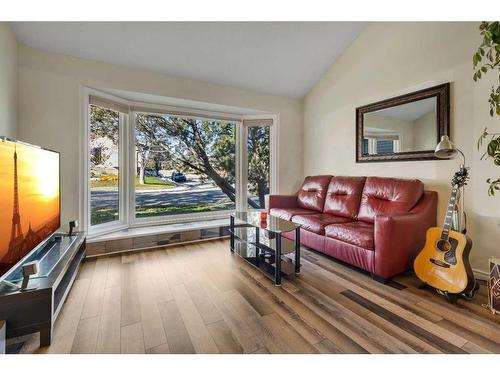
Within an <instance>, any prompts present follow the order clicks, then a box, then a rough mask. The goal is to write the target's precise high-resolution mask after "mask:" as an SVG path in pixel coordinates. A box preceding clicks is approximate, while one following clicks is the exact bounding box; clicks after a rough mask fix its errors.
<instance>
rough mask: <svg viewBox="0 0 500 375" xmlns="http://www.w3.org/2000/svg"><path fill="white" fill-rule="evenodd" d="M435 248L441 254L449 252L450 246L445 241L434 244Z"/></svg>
mask: <svg viewBox="0 0 500 375" xmlns="http://www.w3.org/2000/svg"><path fill="white" fill-rule="evenodd" d="M436 247H437V248H438V249H439V250H441V251H443V252H447V251H450V250H451V244H450V243H449V242H448V241H446V240H439V241H438V242H437V243H436Z"/></svg>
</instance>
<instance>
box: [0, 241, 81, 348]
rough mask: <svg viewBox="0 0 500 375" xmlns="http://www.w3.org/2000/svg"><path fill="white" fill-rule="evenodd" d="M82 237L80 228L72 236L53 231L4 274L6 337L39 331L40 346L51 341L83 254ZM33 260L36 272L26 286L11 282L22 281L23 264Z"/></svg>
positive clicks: (1, 311) (0, 302) (1, 316)
mask: <svg viewBox="0 0 500 375" xmlns="http://www.w3.org/2000/svg"><path fill="white" fill-rule="evenodd" d="M56 237H59V238H57V239H56ZM61 237H62V238H61ZM85 239H86V237H85V233H83V232H82V233H74V235H73V236H68V235H66V234H60V233H56V234H54V235H52V237H50V238H49V239H48V240H47V241H46V242H45V244H44V245H43V246H41V247H40V248H38V249H36V250H35V251H33V252H32V253H30V254H29V255H28V256H27V257H26V258H25V259H24V260H23V262H22V263H20V264H19V265H17V266H16V267H15V268H13V269H12V270H10V271H9V272H8V273H7V274H6V275H4V277H3V278H2V280H5V282H3V281H0V321H2V320H4V321H5V322H6V338H7V339H8V338H12V337H18V336H23V335H27V334H31V333H35V332H40V346H48V345H50V343H51V340H52V328H53V325H54V322H55V320H56V319H57V316H58V315H59V312H60V311H61V308H62V306H63V304H64V301H65V300H66V297H67V296H68V293H69V291H70V289H71V286H72V285H73V282H74V281H75V278H76V275H77V273H78V269H79V267H80V264H81V262H82V260H83V259H84V258H85V254H86V241H85ZM34 260H36V261H38V263H39V272H38V274H36V275H34V276H31V278H30V281H29V284H28V289H27V290H25V291H21V290H20V289H19V288H17V287H14V286H13V285H12V284H15V285H21V282H22V265H23V264H24V263H27V262H31V261H34Z"/></svg>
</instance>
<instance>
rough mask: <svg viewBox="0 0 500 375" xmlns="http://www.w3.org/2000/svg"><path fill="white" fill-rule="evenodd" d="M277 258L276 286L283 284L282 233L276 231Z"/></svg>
mask: <svg viewBox="0 0 500 375" xmlns="http://www.w3.org/2000/svg"><path fill="white" fill-rule="evenodd" d="M275 255H276V257H275V258H276V259H275V264H276V267H275V270H274V279H275V280H274V283H275V284H276V286H280V285H281V233H276V254H275Z"/></svg>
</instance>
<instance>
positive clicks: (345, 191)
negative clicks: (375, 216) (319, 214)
mask: <svg viewBox="0 0 500 375" xmlns="http://www.w3.org/2000/svg"><path fill="white" fill-rule="evenodd" d="M365 180H366V177H344V176H338V177H337V176H334V177H332V179H331V180H330V184H329V185H328V190H327V192H326V199H325V208H324V210H323V212H325V213H327V214H332V215H335V216H342V217H347V218H349V219H355V218H356V216H357V215H358V211H359V204H360V202H361V194H362V193H363V186H364V185H365Z"/></svg>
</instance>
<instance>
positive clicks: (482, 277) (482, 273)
mask: <svg viewBox="0 0 500 375" xmlns="http://www.w3.org/2000/svg"><path fill="white" fill-rule="evenodd" d="M472 272H474V276H475V277H476V279H478V280H488V279H489V277H490V274H489V273H488V272H485V271H481V270H478V269H475V268H473V269H472Z"/></svg>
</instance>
